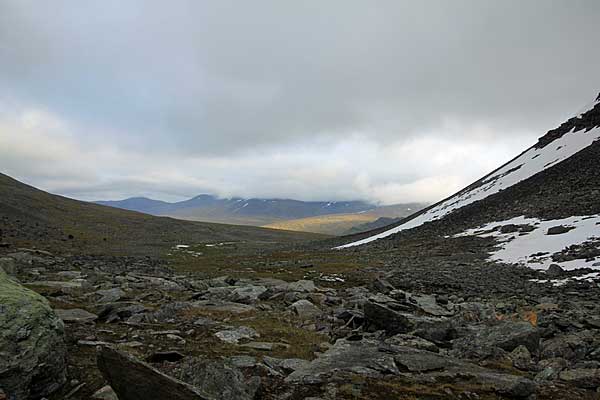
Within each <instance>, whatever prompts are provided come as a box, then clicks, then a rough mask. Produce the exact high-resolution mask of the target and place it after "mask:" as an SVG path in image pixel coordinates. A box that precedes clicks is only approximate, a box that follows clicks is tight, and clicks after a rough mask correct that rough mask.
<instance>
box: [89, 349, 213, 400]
mask: <svg viewBox="0 0 600 400" xmlns="http://www.w3.org/2000/svg"><path fill="white" fill-rule="evenodd" d="M97 360H98V369H100V372H102V375H103V376H104V378H105V379H106V380H107V382H108V383H109V385H110V386H111V387H112V388H113V390H114V391H115V393H116V394H117V396H118V398H119V400H147V399H171V400H211V396H209V395H207V394H205V393H203V392H202V391H200V390H199V389H198V388H195V387H194V386H192V385H189V384H187V383H185V382H182V381H179V380H177V379H175V378H173V377H171V376H168V375H165V374H163V373H162V372H160V371H158V370H156V369H154V368H152V367H151V366H150V365H148V364H146V363H144V362H142V361H140V360H137V359H136V358H134V357H133V356H131V355H129V354H127V353H124V352H122V351H119V350H116V349H114V348H111V347H108V346H104V347H101V348H100V351H99V352H98V358H97Z"/></svg>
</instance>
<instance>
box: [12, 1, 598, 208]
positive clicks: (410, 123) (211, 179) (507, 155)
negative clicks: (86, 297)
mask: <svg viewBox="0 0 600 400" xmlns="http://www.w3.org/2000/svg"><path fill="white" fill-rule="evenodd" d="M599 17H600V2H599V1H597V0H569V1H566V0H562V1H555V0H519V1H513V0H508V1H502V2H498V1H492V0H470V1H465V0H453V1H446V0H437V1H433V0H419V1H416V0H415V1H399V0H389V1H388V0H377V1H358V0H357V1H354V0H328V1H326V2H323V1H316V0H315V1H312V0H307V1H302V2H288V1H279V0H272V1H266V0H256V1H252V2H246V1H228V0H217V1H208V0H206V1H195V0H193V1H192V0H190V1H184V0H173V1H168V2H165V1H153V0H139V1H136V0H129V1H121V0H104V1H101V2H100V1H91V0H70V1H66V0H56V1H52V2H49V1H48V2H39V1H34V0H2V1H0V88H1V90H0V172H2V173H5V174H8V175H10V176H13V177H15V178H17V179H20V180H22V181H24V182H26V183H28V184H32V185H34V186H37V187H39V188H42V189H44V190H48V191H51V192H53V193H57V194H62V195H66V196H69V197H74V198H78V199H83V200H108V199H122V198H126V197H132V196H147V197H152V198H156V199H162V200H167V201H174V200H180V199H184V198H188V197H192V196H195V195H197V194H200V193H211V194H216V195H219V196H222V197H233V196H236V197H245V198H249V197H262V198H295V199H300V200H328V201H329V200H366V201H372V202H377V203H381V204H393V203H405V202H414V201H418V202H434V201H436V200H439V199H441V198H443V197H445V196H447V195H449V194H451V193H453V192H455V191H457V190H459V189H460V188H462V187H463V186H465V185H467V184H469V183H471V182H472V181H474V180H476V179H478V178H479V177H481V176H482V175H484V174H486V173H488V172H490V171H491V170H493V169H495V168H496V167H498V166H499V165H501V164H503V163H504V162H506V161H508V160H510V159H511V158H513V157H514V156H516V155H517V154H519V153H521V152H522V151H523V150H524V149H525V148H527V147H529V146H531V145H532V144H534V143H535V141H536V140H537V138H538V137H540V136H542V135H543V134H544V133H545V132H546V131H548V130H549V129H552V128H554V127H556V126H558V125H559V124H560V123H561V122H563V121H564V120H566V119H568V118H569V117H571V116H572V115H575V114H576V113H577V112H578V111H580V109H581V107H582V106H584V105H585V104H586V103H589V102H590V101H592V100H593V99H594V98H595V97H596V96H597V94H598V92H599V91H600V75H599V74H598V66H599V65H600V52H598V51H597V38H598V37H600V25H599V24H598V23H597V21H598V18H599Z"/></svg>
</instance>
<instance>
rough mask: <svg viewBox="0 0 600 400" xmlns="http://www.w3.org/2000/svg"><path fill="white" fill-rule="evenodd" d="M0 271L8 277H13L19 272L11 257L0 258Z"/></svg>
mask: <svg viewBox="0 0 600 400" xmlns="http://www.w3.org/2000/svg"><path fill="white" fill-rule="evenodd" d="M0 269H2V270H4V272H6V274H8V275H10V276H15V275H16V274H17V273H18V272H19V271H18V269H17V263H16V262H15V260H14V259H13V258H11V257H1V258H0Z"/></svg>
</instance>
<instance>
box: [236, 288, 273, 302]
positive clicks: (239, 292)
mask: <svg viewBox="0 0 600 400" xmlns="http://www.w3.org/2000/svg"><path fill="white" fill-rule="evenodd" d="M266 291H267V288H266V287H264V286H253V285H251V286H242V287H239V288H235V289H234V290H232V291H231V295H230V297H229V300H231V301H233V302H236V303H242V304H252V303H256V302H257V301H258V298H259V296H260V295H261V294H263V293H264V292H266Z"/></svg>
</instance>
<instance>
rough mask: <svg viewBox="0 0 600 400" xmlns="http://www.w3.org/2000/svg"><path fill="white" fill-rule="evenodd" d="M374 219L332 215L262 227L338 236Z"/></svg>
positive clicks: (371, 216) (365, 214)
mask: <svg viewBox="0 0 600 400" xmlns="http://www.w3.org/2000/svg"><path fill="white" fill-rule="evenodd" d="M376 219H377V217H376V216H374V215H372V214H368V213H363V214H332V215H320V216H317V217H308V218H299V219H292V220H288V221H280V222H274V223H271V224H268V225H264V227H265V228H273V229H285V230H288V231H300V232H314V233H323V234H327V235H340V234H342V233H343V232H346V231H348V230H349V229H351V228H352V227H354V226H356V225H360V224H364V223H367V222H373V221H375V220H376Z"/></svg>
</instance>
